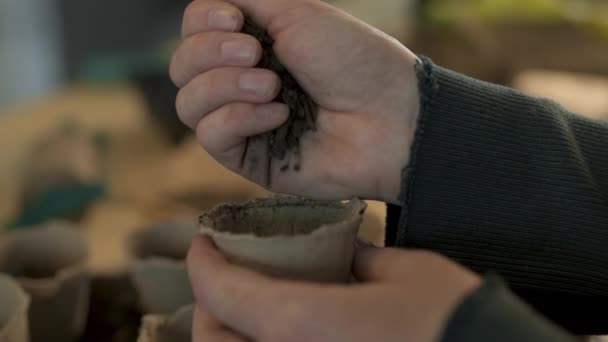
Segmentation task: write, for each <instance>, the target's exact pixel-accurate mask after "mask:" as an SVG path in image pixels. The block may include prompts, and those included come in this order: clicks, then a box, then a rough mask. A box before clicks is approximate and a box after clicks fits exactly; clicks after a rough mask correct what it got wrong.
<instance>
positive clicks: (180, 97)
mask: <svg viewBox="0 0 608 342" xmlns="http://www.w3.org/2000/svg"><path fill="white" fill-rule="evenodd" d="M188 97H189V95H188V93H187V89H185V88H184V89H180V91H179V92H178V93H177V97H176V99H175V110H176V111H177V116H178V117H179V119H180V120H181V121H182V122H183V123H184V124H186V125H188V123H187V122H186V121H187V120H186V113H187V111H188Z"/></svg>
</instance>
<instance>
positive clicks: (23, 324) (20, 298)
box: [0, 274, 30, 342]
mask: <svg viewBox="0 0 608 342" xmlns="http://www.w3.org/2000/svg"><path fill="white" fill-rule="evenodd" d="M29 303H30V298H29V296H28V295H27V294H26V293H25V292H23V289H21V287H20V286H19V284H18V283H17V282H16V281H15V280H14V279H12V278H11V277H9V276H7V275H4V274H0V342H28V341H29V334H28V330H27V327H28V324H27V309H28V306H29Z"/></svg>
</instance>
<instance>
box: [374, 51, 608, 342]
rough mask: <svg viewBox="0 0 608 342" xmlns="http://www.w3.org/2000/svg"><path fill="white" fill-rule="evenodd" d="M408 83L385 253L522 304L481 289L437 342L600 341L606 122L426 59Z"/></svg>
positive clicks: (607, 317)
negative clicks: (469, 272) (405, 144)
mask: <svg viewBox="0 0 608 342" xmlns="http://www.w3.org/2000/svg"><path fill="white" fill-rule="evenodd" d="M417 72H418V78H419V88H420V92H421V113H420V118H419V125H418V131H417V133H416V139H415V142H414V146H413V151H412V159H411V162H410V165H409V166H408V167H407V168H406V169H405V170H404V174H403V181H402V187H403V190H402V194H401V198H400V201H401V206H393V205H389V206H388V218H387V235H386V243H387V245H388V246H400V247H408V248H425V249H431V250H435V251H437V252H440V253H442V254H444V255H446V256H448V257H451V258H453V259H455V260H457V261H459V262H460V263H461V264H463V265H465V266H468V267H470V268H472V269H473V270H475V271H477V272H479V273H482V274H486V273H494V274H498V275H499V276H501V277H502V278H504V279H505V280H506V281H507V282H508V283H509V285H510V287H511V290H512V291H513V292H514V293H515V294H517V295H518V296H519V298H521V300H520V299H518V297H516V296H515V295H514V294H513V293H512V292H510V291H508V290H506V288H504V287H503V286H501V285H500V284H499V283H497V282H496V281H490V282H488V283H487V284H486V285H485V286H484V287H483V288H482V289H481V290H479V291H478V292H477V293H475V294H473V295H472V296H471V297H470V298H468V299H467V300H466V301H465V302H464V303H463V304H462V305H461V307H459V308H458V310H457V311H456V313H455V314H454V317H453V318H452V320H451V322H450V323H449V325H448V327H447V329H446V332H445V336H444V340H445V341H512V340H519V341H521V340H523V341H569V340H570V337H569V336H568V335H567V334H566V333H565V332H563V331H561V330H560V328H558V326H561V327H563V328H565V329H566V330H568V331H570V332H572V333H575V334H605V333H608V122H605V121H594V120H591V119H588V118H585V117H582V116H578V115H575V114H572V113H570V112H568V111H567V110H565V109H564V108H562V107H560V106H559V105H557V104H555V103H554V102H551V101H549V100H546V99H541V98H533V97H530V96H527V95H524V94H522V93H520V92H517V91H515V90H512V89H509V88H505V87H501V86H497V85H493V84H489V83H485V82H481V81H478V80H474V79H471V78H469V77H466V76H463V75H460V74H458V73H455V72H452V71H449V70H446V69H443V68H441V67H438V66H435V65H433V64H432V62H431V61H429V60H428V59H424V58H423V60H422V63H419V65H418V66H417ZM607 96H608V94H607ZM524 302H527V304H528V305H529V306H531V307H533V308H534V309H536V311H537V312H539V314H537V313H534V312H533V311H532V310H531V309H529V307H528V305H527V304H525V303H524ZM543 316H544V317H546V318H548V320H545V319H544V318H542V317H543ZM550 321H552V322H551V323H550Z"/></svg>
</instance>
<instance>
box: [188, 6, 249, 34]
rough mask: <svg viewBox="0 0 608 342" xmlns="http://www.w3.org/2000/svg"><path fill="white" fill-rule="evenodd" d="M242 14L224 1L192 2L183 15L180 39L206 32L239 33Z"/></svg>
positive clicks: (241, 24)
mask: <svg viewBox="0 0 608 342" xmlns="http://www.w3.org/2000/svg"><path fill="white" fill-rule="evenodd" d="M242 26H243V13H241V11H240V10H239V9H238V8H236V7H235V6H233V5H231V4H230V3H227V2H225V1H217V0H213V1H209V0H196V1H192V2H191V3H190V4H189V5H188V7H187V8H186V11H185V13H184V18H183V21H182V38H186V37H189V36H191V35H193V34H196V33H200V32H207V31H228V32H236V31H240V30H241V28H242Z"/></svg>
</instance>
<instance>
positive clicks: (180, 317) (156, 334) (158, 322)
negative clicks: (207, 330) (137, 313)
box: [137, 305, 194, 342]
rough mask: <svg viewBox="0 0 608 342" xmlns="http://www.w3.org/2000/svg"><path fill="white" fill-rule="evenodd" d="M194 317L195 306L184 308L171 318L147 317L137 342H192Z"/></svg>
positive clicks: (161, 316)
mask: <svg viewBox="0 0 608 342" xmlns="http://www.w3.org/2000/svg"><path fill="white" fill-rule="evenodd" d="M193 316H194V305H188V306H184V307H182V308H180V309H178V310H177V311H176V312H175V313H174V314H172V315H170V316H168V315H146V316H144V317H143V318H142V322H141V327H140V329H139V338H138V339H137V342H190V341H191V340H192V337H191V336H192V319H193Z"/></svg>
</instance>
